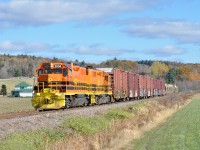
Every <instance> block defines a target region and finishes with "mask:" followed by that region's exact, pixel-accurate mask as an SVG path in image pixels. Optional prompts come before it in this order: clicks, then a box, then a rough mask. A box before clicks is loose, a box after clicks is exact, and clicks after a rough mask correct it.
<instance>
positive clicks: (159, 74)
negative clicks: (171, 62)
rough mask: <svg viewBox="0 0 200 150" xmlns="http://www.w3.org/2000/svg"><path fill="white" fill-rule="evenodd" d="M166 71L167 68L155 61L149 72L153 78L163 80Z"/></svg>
mask: <svg viewBox="0 0 200 150" xmlns="http://www.w3.org/2000/svg"><path fill="white" fill-rule="evenodd" d="M168 70H169V66H167V65H165V64H164V63H161V62H159V61H156V62H154V63H153V64H152V65H151V71H152V74H153V75H154V77H155V78H164V77H165V74H166V72H167V71H168Z"/></svg>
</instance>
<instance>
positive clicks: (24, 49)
mask: <svg viewBox="0 0 200 150" xmlns="http://www.w3.org/2000/svg"><path fill="white" fill-rule="evenodd" d="M56 47H57V46H56V45H48V44H43V43H26V42H20V41H17V42H11V41H3V42H0V51H1V53H10V54H12V53H19V54H24V53H26V54H32V53H35V52H37V53H40V52H41V51H45V50H46V51H47V50H50V51H51V50H53V49H54V48H56Z"/></svg>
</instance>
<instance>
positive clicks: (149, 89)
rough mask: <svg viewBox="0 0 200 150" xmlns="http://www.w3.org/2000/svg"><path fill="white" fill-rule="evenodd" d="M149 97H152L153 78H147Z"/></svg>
mask: <svg viewBox="0 0 200 150" xmlns="http://www.w3.org/2000/svg"><path fill="white" fill-rule="evenodd" d="M147 96H148V97H150V96H151V78H150V77H147Z"/></svg>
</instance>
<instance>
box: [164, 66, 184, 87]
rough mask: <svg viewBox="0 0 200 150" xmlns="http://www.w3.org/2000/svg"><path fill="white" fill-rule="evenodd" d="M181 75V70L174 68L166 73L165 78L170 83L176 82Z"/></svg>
mask: <svg viewBox="0 0 200 150" xmlns="http://www.w3.org/2000/svg"><path fill="white" fill-rule="evenodd" d="M180 75H181V71H180V70H179V69H176V68H172V69H170V70H169V71H168V72H167V73H166V79H165V80H166V82H167V83H169V84H174V83H175V82H176V80H177V79H180Z"/></svg>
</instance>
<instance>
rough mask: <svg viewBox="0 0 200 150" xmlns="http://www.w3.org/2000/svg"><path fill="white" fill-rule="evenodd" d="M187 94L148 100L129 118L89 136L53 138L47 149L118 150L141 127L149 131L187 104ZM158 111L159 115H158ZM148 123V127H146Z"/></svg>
mask: <svg viewBox="0 0 200 150" xmlns="http://www.w3.org/2000/svg"><path fill="white" fill-rule="evenodd" d="M190 96H191V94H187V95H185V94H184V95H171V96H167V97H163V99H162V100H159V101H150V102H148V103H147V105H146V106H145V107H142V109H140V110H138V111H136V112H135V115H134V116H133V117H131V118H126V119H123V120H120V121H119V120H113V121H111V123H110V125H109V126H110V127H109V128H108V129H107V130H104V131H101V132H98V133H96V134H93V135H81V134H78V133H76V134H73V135H71V136H70V138H69V137H68V138H65V139H62V140H59V141H56V143H55V144H53V145H51V146H50V147H49V146H48V144H47V146H46V147H47V149H53V150H68V149H69V150H75V149H80V150H86V149H87V150H101V149H108V150H109V149H121V148H123V147H124V146H126V145H128V143H129V142H130V141H131V140H132V139H134V138H139V137H141V135H142V133H143V131H144V130H150V129H152V128H153V127H155V126H156V125H157V124H158V123H159V122H162V121H163V120H164V119H165V118H166V117H168V116H170V115H171V114H172V113H174V112H175V111H176V110H178V109H179V108H181V107H182V106H184V104H186V103H187V99H188V98H189V97H190ZM158 114H161V115H160V116H159V115H158ZM148 124H149V125H148ZM147 125H148V126H147ZM127 148H128V147H125V149H127Z"/></svg>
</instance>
